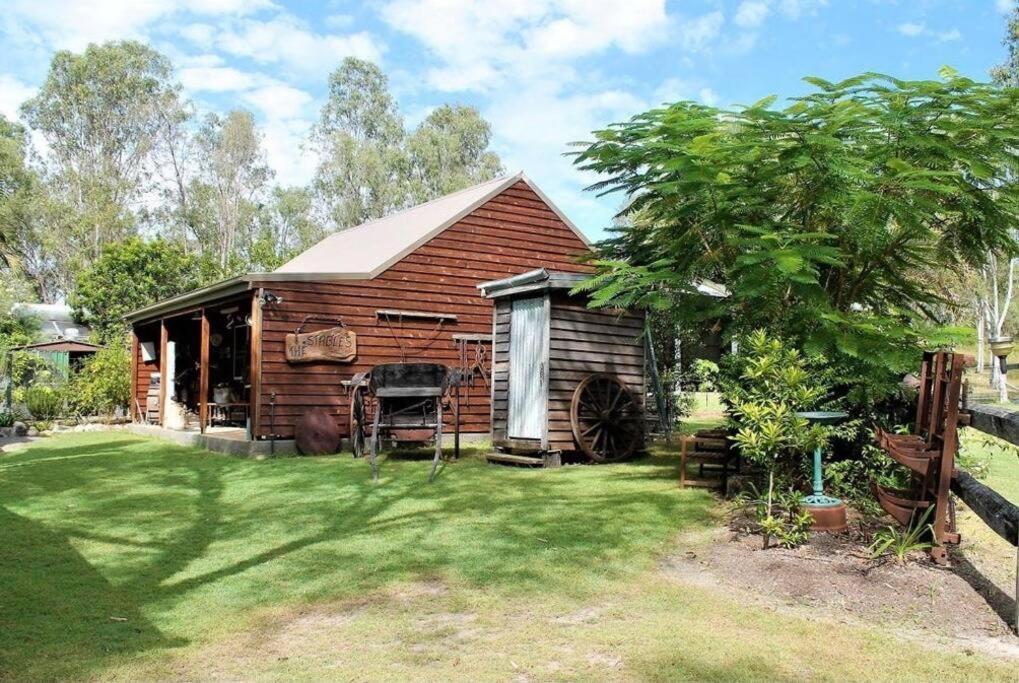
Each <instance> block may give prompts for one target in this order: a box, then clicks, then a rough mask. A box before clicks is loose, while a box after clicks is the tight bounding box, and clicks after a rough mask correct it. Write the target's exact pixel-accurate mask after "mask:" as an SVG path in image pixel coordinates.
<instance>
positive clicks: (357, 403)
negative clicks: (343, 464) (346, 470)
mask: <svg viewBox="0 0 1019 683" xmlns="http://www.w3.org/2000/svg"><path fill="white" fill-rule="evenodd" d="M366 392H367V389H366V388H365V387H354V389H353V391H352V392H351V394H350V450H351V451H352V452H353V454H354V457H355V458H361V457H363V456H364V441H365V437H364V434H365V430H366V429H367V428H368V425H367V418H366V417H365V412H366V411H365V409H364V403H365V401H364V398H365V393H366Z"/></svg>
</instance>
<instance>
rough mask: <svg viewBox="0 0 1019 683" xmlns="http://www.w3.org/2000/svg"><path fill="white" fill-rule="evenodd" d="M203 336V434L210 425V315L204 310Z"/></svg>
mask: <svg viewBox="0 0 1019 683" xmlns="http://www.w3.org/2000/svg"><path fill="white" fill-rule="evenodd" d="M201 324H202V335H201V346H200V351H199V364H198V424H199V430H200V431H201V432H202V434H204V433H205V427H206V426H207V425H208V423H209V313H208V311H207V310H206V309H204V308H203V309H202V323H201Z"/></svg>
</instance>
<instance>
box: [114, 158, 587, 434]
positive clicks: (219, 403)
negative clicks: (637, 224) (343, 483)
mask: <svg viewBox="0 0 1019 683" xmlns="http://www.w3.org/2000/svg"><path fill="white" fill-rule="evenodd" d="M588 250H589V246H588V242H587V241H586V239H585V238H584V236H583V234H582V233H581V232H580V231H579V230H578V229H577V227H576V226H574V225H573V224H572V223H571V222H570V220H569V219H568V218H566V217H565V216H564V215H563V214H562V213H561V212H560V211H559V210H558V209H557V208H556V207H555V206H554V205H553V204H552V203H551V202H550V201H549V199H548V198H547V197H546V196H545V195H544V194H543V193H542V192H541V190H540V189H538V188H537V187H536V186H535V185H534V183H532V182H531V181H530V180H529V179H528V178H527V177H526V176H524V175H523V174H517V175H513V176H507V177H503V178H498V179H495V180H492V181H489V182H486V183H482V184H480V185H477V186H475V187H471V188H468V189H465V190H462V191H460V192H456V193H453V194H450V195H447V196H445V197H441V198H439V199H436V200H434V201H431V202H428V203H425V204H421V205H419V206H416V207H413V208H410V209H407V210H405V211H402V212H399V213H396V214H393V215H391V216H388V217H386V218H382V219H380V220H376V221H372V222H369V223H365V224H363V225H360V226H357V227H354V228H351V229H349V230H344V231H341V232H336V233H334V234H331V235H330V236H328V237H326V238H325V239H324V240H322V241H321V242H320V243H318V244H317V245H315V246H313V247H312V248H310V249H308V250H307V251H306V252H304V253H302V254H300V255H299V256H297V257H296V258H294V259H293V260H292V261H290V262H289V263H286V264H285V265H283V266H282V267H281V268H279V269H278V270H276V271H274V272H271V273H253V274H246V275H241V276H238V277H234V278H231V279H229V280H226V281H223V282H219V283H217V284H215V285H212V286H209V287H205V288H203V289H199V290H196V291H193V292H189V293H186V294H183V295H180V296H177V297H174V298H172V299H168V300H165V301H160V302H155V303H153V304H152V305H149V306H147V307H145V308H142V309H140V310H138V311H135V312H133V313H132V314H130V315H129V316H128V320H129V322H130V323H131V326H132V342H133V362H132V396H133V397H134V402H133V405H132V406H131V413H132V416H133V418H134V419H135V420H136V421H140V422H147V423H149V424H157V425H162V426H163V427H166V428H171V429H177V430H183V431H192V432H199V431H200V432H205V431H206V430H208V429H210V428H215V429H216V430H227V429H233V430H234V433H235V435H236V434H243V435H244V436H245V437H246V438H247V439H254V440H263V439H266V438H269V437H272V438H273V439H291V438H293V437H294V428H295V423H296V421H297V420H298V418H299V417H300V416H301V415H302V414H304V413H305V412H306V411H309V410H310V409H313V408H321V409H324V410H326V411H328V412H329V414H330V415H331V416H333V417H334V418H335V420H336V422H337V423H338V424H339V425H340V431H341V433H342V434H343V435H347V434H349V398H348V391H347V388H346V386H345V385H344V383H345V382H348V381H349V380H350V378H351V377H352V376H353V375H354V374H355V373H360V372H364V371H367V370H369V369H370V368H372V367H373V366H375V365H378V364H380V363H386V362H412V361H424V362H439V363H443V364H445V365H447V366H450V367H451V368H460V369H461V370H463V371H464V372H465V374H466V375H467V376H468V377H470V378H471V382H470V384H471V386H467V387H465V388H464V390H463V392H464V396H463V397H462V399H461V401H462V410H461V427H462V431H463V432H464V433H465V434H472V433H473V434H477V435H486V434H488V432H489V428H490V419H491V414H492V412H491V404H490V396H491V391H492V381H491V377H492V375H491V358H492V348H491V343H492V308H493V307H492V299H490V298H486V297H484V296H481V295H480V294H479V291H478V285H479V284H481V283H485V282H490V281H493V280H499V279H504V278H508V277H510V276H513V275H519V274H521V273H527V272H529V271H534V270H535V269H542V268H543V269H546V270H547V271H549V272H556V273H584V272H587V271H588V270H589V268H588V266H585V265H583V264H581V263H579V262H578V260H577V257H578V256H581V255H583V254H584V253H585V252H587V251H588ZM578 305H579V304H578ZM556 343H558V342H556ZM163 378H168V379H167V380H166V381H163ZM242 429H243V430H244V431H241V430H242ZM554 434H555V438H558V432H554Z"/></svg>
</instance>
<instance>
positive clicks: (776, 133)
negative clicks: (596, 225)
mask: <svg viewBox="0 0 1019 683" xmlns="http://www.w3.org/2000/svg"><path fill="white" fill-rule="evenodd" d="M806 80H807V82H808V83H810V84H811V85H813V86H814V87H815V88H816V90H815V92H812V93H810V94H808V95H805V96H802V97H797V98H793V99H791V101H790V104H789V105H788V106H786V107H785V108H782V109H777V108H775V107H773V103H774V101H775V100H774V98H768V99H766V100H762V101H761V102H758V103H756V104H753V105H750V106H748V107H744V108H740V109H736V110H720V109H716V108H713V107H706V106H703V105H700V104H696V103H693V102H679V103H676V104H673V105H671V106H668V107H664V108H660V109H654V110H651V111H649V112H646V113H643V114H640V115H638V116H636V117H634V118H633V119H631V120H630V121H628V122H625V123H620V124H616V125H613V126H611V127H610V128H608V129H605V130H601V131H598V132H596V134H595V135H596V138H597V139H596V141H595V142H593V143H590V144H588V145H586V147H585V148H584V149H583V150H582V151H581V152H580V153H579V154H578V156H577V158H576V163H577V166H578V167H579V168H580V169H582V170H585V171H593V172H597V173H600V174H603V175H605V176H607V179H606V180H604V181H602V182H599V183H597V184H595V185H594V186H593V188H594V189H596V190H599V191H600V192H602V193H609V192H621V193H623V194H624V195H625V196H626V197H627V198H629V199H631V200H632V201H629V202H628V203H627V207H626V209H625V211H624V214H625V218H626V219H627V220H626V221H624V222H623V224H622V225H621V226H620V227H619V228H617V229H616V231H615V236H614V237H613V238H612V239H610V240H607V241H606V242H604V243H602V245H601V258H600V260H599V261H597V265H598V275H597V276H596V277H595V278H593V279H592V280H591V281H589V283H587V284H586V285H585V289H589V290H591V291H593V292H594V299H593V300H594V303H595V304H596V305H622V306H624V307H630V306H637V307H645V308H650V309H657V310H667V311H669V312H671V313H672V314H673V315H675V316H676V317H677V319H681V320H684V321H685V324H687V325H690V326H694V327H696V326H703V325H705V324H708V323H709V322H714V321H717V320H719V319H724V320H728V321H729V324H730V329H731V330H732V331H734V332H740V331H746V330H750V329H756V328H766V329H769V330H770V331H772V332H773V333H775V334H780V335H782V336H785V337H788V338H790V339H792V340H795V341H796V342H797V346H798V347H799V348H802V349H803V350H804V351H805V352H806V353H808V354H810V355H814V354H823V355H825V356H826V357H828V358H829V359H832V360H833V361H837V362H841V361H839V359H841V358H847V359H849V360H851V361H852V363H853V364H855V366H856V367H857V368H858V370H859V373H860V374H861V375H862V376H864V377H875V378H876V380H875V381H874V382H873V383H870V384H868V387H869V389H875V388H884V389H888V388H889V385H890V382H889V381H888V379H887V378H888V377H889V376H894V374H895V373H896V372H898V373H901V372H905V371H908V370H910V369H912V368H914V367H915V365H916V364H917V362H918V359H919V348H920V347H921V345H932V344H933V343H934V335H935V332H936V330H935V329H933V328H932V325H931V324H930V323H931V320H930V318H931V316H930V315H929V313H930V311H931V310H932V307H937V306H939V305H941V304H944V303H945V302H944V301H942V299H941V297H940V295H939V293H938V291H937V290H936V289H935V288H933V287H932V286H931V285H930V282H929V277H928V274H929V273H931V272H938V271H944V270H956V269H961V268H964V267H979V266H980V265H981V264H983V263H984V262H985V260H986V259H987V254H988V253H990V252H993V251H998V252H1000V253H1005V254H1012V253H1015V252H1016V243H1015V241H1014V239H1013V236H1012V230H1013V229H1014V226H1015V225H1017V224H1019V191H1017V190H1019V185H1017V182H1019V178H1017V177H1016V175H1015V174H1014V173H1013V172H1012V170H1013V169H1014V168H1016V166H1017V162H1019V106H1017V105H1019V90H1012V89H1001V88H998V87H995V86H993V85H989V84H984V83H978V82H974V81H972V80H970V79H968V78H965V77H962V76H960V75H959V74H957V73H956V72H954V71H951V70H949V69H946V70H944V71H943V72H942V74H941V78H940V79H939V80H924V81H904V80H900V79H896V78H892V77H889V76H883V75H878V74H863V75H860V76H856V77H854V78H850V79H847V80H845V81H842V82H840V83H829V82H827V81H824V80H822V79H818V78H808V79H806ZM890 141H893V142H890ZM703 280H710V281H716V282H720V283H723V284H724V285H725V287H726V288H727V289H728V291H729V296H727V297H725V298H709V297H705V296H703V295H702V294H700V293H699V291H698V289H697V285H698V283H700V282H702V281H703Z"/></svg>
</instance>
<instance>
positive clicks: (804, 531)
mask: <svg viewBox="0 0 1019 683" xmlns="http://www.w3.org/2000/svg"><path fill="white" fill-rule="evenodd" d="M736 502H737V504H738V505H739V506H740V507H742V508H743V510H744V512H746V511H747V510H748V509H749V508H753V513H754V514H753V524H754V526H753V527H752V528H751V529H750V530H751V531H754V532H757V533H759V534H761V536H762V538H763V542H764V548H765V549H767V548H768V547H769V546H770V545H771V540H772V539H774V540H775V541H777V542H778V545H780V546H782V547H784V548H795V547H796V546H798V545H800V544H802V543H804V542H805V541H806V540H807V539H808V538H809V537H810V526H811V525H812V524H813V522H814V518H813V516H812V515H811V514H810V512H808V511H807V509H806V508H804V506H803V494H801V493H800V492H799V491H796V490H795V489H789V490H787V491H785V492H782V491H774V492H770V493H769V494H768V496H767V497H763V496H761V495H760V494H759V493H758V491H757V489H756V488H755V487H754V486H753V484H750V488H749V491H748V492H746V493H742V494H740V495H739V497H737V499H736Z"/></svg>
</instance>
